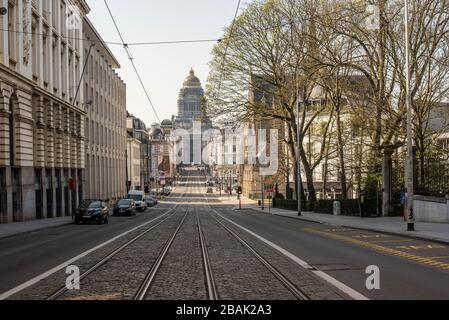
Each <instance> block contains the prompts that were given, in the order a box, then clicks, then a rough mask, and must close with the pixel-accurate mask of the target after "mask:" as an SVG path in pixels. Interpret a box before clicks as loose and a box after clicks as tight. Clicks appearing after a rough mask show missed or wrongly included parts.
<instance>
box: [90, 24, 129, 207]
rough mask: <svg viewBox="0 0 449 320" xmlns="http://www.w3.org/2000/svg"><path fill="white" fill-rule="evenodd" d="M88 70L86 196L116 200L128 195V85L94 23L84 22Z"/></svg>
mask: <svg viewBox="0 0 449 320" xmlns="http://www.w3.org/2000/svg"><path fill="white" fill-rule="evenodd" d="M83 35H84V38H85V39H89V40H92V41H94V42H92V43H93V44H94V46H93V47H92V49H91V48H90V47H89V45H87V46H86V47H85V48H84V54H85V56H87V55H88V54H89V52H90V55H89V58H88V59H87V60H86V61H87V67H86V71H85V74H84V76H83V85H84V100H83V103H84V105H85V109H86V126H85V137H86V170H85V177H84V178H85V182H86V183H85V186H86V187H85V189H86V190H85V196H86V198H88V199H105V200H111V201H114V200H116V199H118V198H121V197H124V196H125V195H126V139H127V133H126V117H127V112H126V85H125V83H124V82H123V80H122V79H121V78H120V77H119V76H118V75H117V73H116V70H117V69H119V68H120V64H119V62H118V61H117V59H116V58H115V57H114V55H113V54H112V53H111V51H110V50H109V48H108V46H107V45H106V44H105V43H104V41H103V40H102V39H101V36H100V35H99V34H98V32H97V31H96V30H95V27H94V26H93V25H92V23H91V22H90V21H89V20H88V19H87V18H85V19H84V22H83Z"/></svg>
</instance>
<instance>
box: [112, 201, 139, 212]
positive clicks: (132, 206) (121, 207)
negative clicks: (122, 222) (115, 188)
mask: <svg viewBox="0 0 449 320" xmlns="http://www.w3.org/2000/svg"><path fill="white" fill-rule="evenodd" d="M125 214H126V215H130V216H135V215H136V203H135V202H134V200H132V199H122V200H120V201H119V202H117V204H116V205H115V207H114V216H121V215H125Z"/></svg>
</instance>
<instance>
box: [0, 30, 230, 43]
mask: <svg viewBox="0 0 449 320" xmlns="http://www.w3.org/2000/svg"><path fill="white" fill-rule="evenodd" d="M0 31H3V32H11V33H17V34H28V35H34V36H48V34H45V33H41V32H28V31H21V30H11V29H3V28H0ZM61 38H63V39H66V40H78V41H86V42H97V43H106V44H110V45H116V46H123V43H121V42H114V41H102V40H92V39H86V38H79V37H71V36H64V35H61ZM221 40H222V39H191V40H167V41H146V42H130V43H126V45H127V46H150V45H163V44H184V43H202V42H220V41H221Z"/></svg>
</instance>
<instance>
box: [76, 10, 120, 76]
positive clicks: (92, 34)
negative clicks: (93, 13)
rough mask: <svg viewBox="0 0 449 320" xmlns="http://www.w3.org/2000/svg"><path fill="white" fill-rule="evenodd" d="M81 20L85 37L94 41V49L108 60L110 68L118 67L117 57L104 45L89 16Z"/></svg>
mask: <svg viewBox="0 0 449 320" xmlns="http://www.w3.org/2000/svg"><path fill="white" fill-rule="evenodd" d="M83 21H84V23H83V31H84V33H85V36H86V38H87V39H89V40H93V41H95V42H94V44H95V49H97V50H98V51H99V52H100V54H101V55H102V56H103V57H104V59H105V60H107V61H108V63H109V65H111V67H112V68H114V69H120V63H119V62H118V60H117V58H115V56H114V54H113V53H112V51H111V50H110V49H109V47H108V46H107V45H106V43H105V42H104V40H103V38H102V37H101V36H100V33H99V32H98V31H97V29H95V27H94V25H93V24H92V22H91V21H90V20H89V18H87V17H84V19H83Z"/></svg>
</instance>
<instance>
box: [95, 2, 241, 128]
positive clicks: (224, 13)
mask: <svg viewBox="0 0 449 320" xmlns="http://www.w3.org/2000/svg"><path fill="white" fill-rule="evenodd" d="M237 2H238V1H237V0H128V1H123V0H108V4H109V6H110V8H111V10H112V13H113V14H114V16H115V19H116V21H117V24H118V26H119V28H120V29H121V32H122V34H123V37H124V38H125V42H128V43H131V42H154V41H172V40H192V39H218V38H220V37H221V36H222V35H223V30H224V28H225V27H226V26H228V25H229V24H230V23H231V22H232V18H233V17H234V13H235V9H236V6H237ZM242 2H243V1H242ZM88 3H89V6H90V7H91V13H90V14H89V18H90V19H91V20H92V22H93V23H94V25H95V27H96V29H97V30H98V31H99V32H100V34H101V36H102V37H103V39H104V40H105V41H112V42H120V39H119V37H118V35H117V32H116V31H115V28H114V25H113V23H112V21H111V18H110V17H109V14H108V12H107V10H106V7H105V4H104V1H103V0H88ZM213 44H214V43H213V42H211V43H195V44H164V45H151V46H135V47H131V51H132V54H133V56H134V58H135V63H136V65H137V68H138V69H139V71H140V74H141V76H142V78H143V81H144V83H145V86H146V87H147V90H148V91H149V94H150V97H151V99H152V101H153V104H154V106H155V107H156V109H157V112H158V115H159V117H160V118H161V120H163V119H166V118H170V117H171V115H172V114H176V108H177V106H176V102H177V96H178V93H179V89H180V88H181V86H182V82H183V80H184V78H185V77H186V76H187V75H188V73H189V70H190V68H191V67H193V68H194V70H195V73H196V75H197V76H198V77H199V78H200V80H201V82H202V83H203V86H204V84H205V82H206V79H207V74H208V62H209V60H210V58H211V56H210V52H211V50H212V47H213ZM109 47H110V48H111V50H112V52H113V53H114V54H115V56H116V58H117V59H118V60H119V62H120V64H121V69H120V70H118V73H119V74H120V76H121V77H122V79H124V81H125V82H126V84H127V96H128V98H127V100H128V102H127V103H128V106H127V107H128V110H129V111H130V112H131V113H132V114H134V115H135V116H137V117H139V118H141V119H142V120H143V121H144V122H145V123H146V124H147V125H148V126H149V125H151V124H152V123H153V122H154V121H155V117H154V113H153V111H152V110H151V107H150V105H149V103H148V101H147V99H146V97H145V95H144V92H143V90H142V89H141V87H140V85H139V83H138V80H137V77H136V76H135V74H134V71H133V69H132V66H131V64H130V62H129V60H128V59H127V56H126V54H125V52H124V50H123V48H122V47H121V46H116V45H109Z"/></svg>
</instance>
